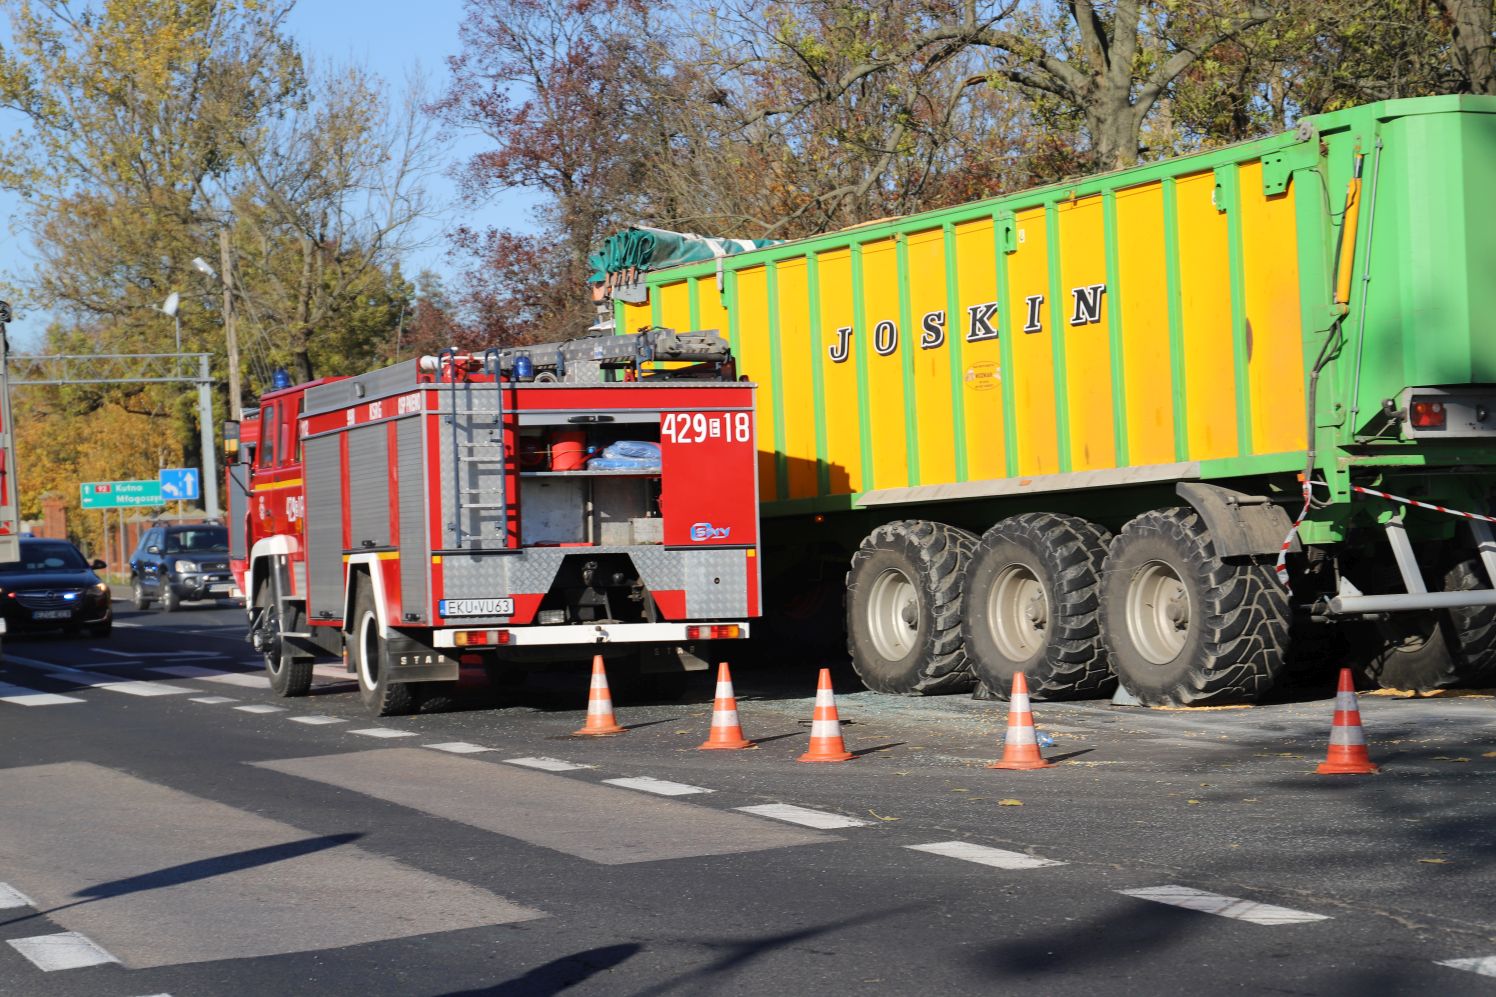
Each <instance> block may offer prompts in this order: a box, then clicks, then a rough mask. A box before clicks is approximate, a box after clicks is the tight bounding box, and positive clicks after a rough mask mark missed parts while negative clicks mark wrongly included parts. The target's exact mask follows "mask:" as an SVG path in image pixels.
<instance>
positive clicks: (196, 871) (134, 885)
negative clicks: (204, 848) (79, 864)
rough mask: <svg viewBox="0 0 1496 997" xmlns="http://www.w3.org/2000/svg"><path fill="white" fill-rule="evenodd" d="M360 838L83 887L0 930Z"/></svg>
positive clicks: (236, 855) (322, 839) (234, 856)
mask: <svg viewBox="0 0 1496 997" xmlns="http://www.w3.org/2000/svg"><path fill="white" fill-rule="evenodd" d="M363 836H364V835H363V832H362V831H358V832H348V833H345V834H324V835H321V836H319V837H316V838H304V839H302V840H300V841H288V842H286V843H285V844H282V845H266V846H265V847H263V848H249V849H246V850H244V851H242V852H230V853H228V854H227V855H215V856H214V857H213V858H210V859H198V860H197V861H196V862H184V863H182V864H181V865H173V866H167V867H166V868H165V869H157V870H156V871H155V872H147V873H142V874H141V875H139V876H130V877H128V878H125V879H116V880H112V881H110V882H107V883H99V884H98V885H97V886H90V887H86V888H84V889H82V890H79V891H78V892H76V893H74V894H73V896H74V897H77V898H79V899H77V900H75V901H73V902H72V903H68V904H62V905H60V906H57V907H53V908H51V909H50V910H44V911H37V912H35V913H31V914H26V915H24V916H22V917H16V918H12V919H10V920H8V921H0V926H4V925H8V924H16V923H18V922H20V921H25V920H29V919H31V918H37V917H46V916H48V915H50V914H55V913H57V912H58V911H64V910H68V909H69V908H72V907H81V906H83V905H84V904H88V903H92V902H94V901H95V900H107V899H110V898H112V897H121V896H126V895H128V894H131V893H144V892H146V891H147V890H159V889H163V888H165V887H168V886H180V885H182V884H183V883H193V882H197V881H198V880H203V879H211V878H213V877H214V876H224V875H227V874H229V873H234V872H241V871H243V870H245V869H254V868H256V867H258V866H264V865H271V864H272V863H275V862H285V861H287V860H288V859H295V858H301V857H302V856H303V855H311V854H314V853H316V852H321V851H326V850H327V849H329V848H338V847H340V846H342V845H347V844H351V843H352V842H355V841H357V840H359V839H360V838H362V837H363Z"/></svg>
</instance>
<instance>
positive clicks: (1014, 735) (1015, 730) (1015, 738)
mask: <svg viewBox="0 0 1496 997" xmlns="http://www.w3.org/2000/svg"><path fill="white" fill-rule="evenodd" d="M1008 743H1009V744H1038V743H1039V742H1038V741H1036V740H1035V739H1034V728H1032V727H1009V728H1008Z"/></svg>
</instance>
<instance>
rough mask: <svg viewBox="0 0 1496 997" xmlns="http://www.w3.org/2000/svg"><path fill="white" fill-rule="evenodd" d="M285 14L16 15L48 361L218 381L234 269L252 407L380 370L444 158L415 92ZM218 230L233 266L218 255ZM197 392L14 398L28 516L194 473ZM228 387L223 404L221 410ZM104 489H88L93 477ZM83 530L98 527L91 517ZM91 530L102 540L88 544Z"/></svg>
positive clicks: (38, 1) (62, 6) (4, 149)
mask: <svg viewBox="0 0 1496 997" xmlns="http://www.w3.org/2000/svg"><path fill="white" fill-rule="evenodd" d="M291 6H292V3H291V0H101V2H96V3H83V2H71V0H4V2H3V3H0V10H3V12H4V13H5V14H6V15H7V16H8V18H9V22H10V32H9V38H8V40H7V41H6V42H5V44H4V46H3V48H0V107H3V108H4V109H5V110H6V111H8V112H9V117H10V120H12V121H16V122H19V124H20V127H19V128H18V129H17V130H16V132H15V134H14V135H13V136H12V137H11V139H10V140H9V141H8V142H7V143H6V144H5V145H3V146H0V183H3V184H4V185H5V186H6V187H8V188H10V189H11V190H14V191H16V192H18V193H19V194H20V195H21V198H22V203H23V205H24V209H23V210H24V217H23V218H22V219H19V221H20V222H21V223H22V224H24V225H25V226H26V227H27V228H28V229H29V230H30V232H31V234H32V236H33V240H34V244H35V247H36V252H37V254H38V256H39V260H38V264H37V267H36V272H35V274H34V276H33V277H32V278H31V279H30V280H29V281H27V282H26V286H25V287H23V288H22V289H21V292H22V293H21V295H20V296H19V300H18V301H17V304H18V306H19V307H21V308H23V309H24V308H27V307H40V308H45V309H47V310H48V311H49V312H50V313H51V314H52V315H53V316H54V317H55V319H56V321H55V322H54V324H53V326H52V327H51V329H50V330H49V331H48V333H47V337H46V342H45V344H44V349H45V350H46V351H47V352H55V353H167V352H172V351H173V350H174V349H175V338H174V337H175V330H174V328H173V324H172V321H171V319H170V318H167V317H166V316H164V315H163V314H161V312H160V310H159V308H160V305H161V304H162V302H163V301H164V300H165V299H166V297H167V295H168V294H170V293H172V292H176V293H178V294H179V295H180V296H181V306H180V313H179V314H180V319H181V334H182V348H183V349H184V350H186V351H189V352H205V353H209V354H211V355H212V356H213V369H214V373H215V376H218V377H221V376H222V372H223V369H224V362H225V360H224V357H225V344H224V337H223V315H222V301H223V297H222V289H221V286H220V284H219V282H218V278H215V277H213V276H210V275H205V274H203V273H202V272H200V271H199V269H198V268H196V267H194V266H193V263H192V261H193V259H194V258H197V257H202V258H205V259H206V260H208V261H210V266H211V267H212V268H214V269H216V270H218V271H224V270H226V269H227V270H231V271H232V277H233V285H234V294H235V302H236V306H237V309H236V310H237V314H238V329H239V340H240V343H241V348H242V356H243V361H244V364H243V366H244V369H245V371H246V375H247V377H246V384H245V385H244V394H245V397H246V399H249V400H252V399H253V397H255V396H256V395H257V394H258V392H259V391H261V390H264V389H266V388H268V387H269V384H270V380H271V376H272V371H273V369H274V368H276V367H280V366H284V367H286V368H288V369H289V370H290V371H292V372H293V376H295V377H297V378H299V379H303V380H304V379H309V378H311V377H313V376H314V375H316V374H317V373H319V372H327V373H357V372H359V371H362V370H365V369H368V368H371V367H374V366H378V365H380V364H382V363H385V362H387V360H388V357H389V356H390V355H391V354H392V353H393V351H394V349H395V346H396V343H395V340H396V338H397V330H398V328H399V326H400V324H401V322H402V320H403V317H404V316H405V315H406V314H407V313H408V312H409V311H410V310H411V308H412V305H413V303H414V302H413V297H414V288H413V286H412V283H411V281H410V280H409V279H408V278H407V277H406V276H405V275H404V274H403V272H402V270H401V262H402V257H403V256H404V255H405V253H406V252H407V251H408V249H409V246H410V244H409V238H410V232H411V229H412V225H413V223H414V222H415V221H416V220H417V219H419V218H421V217H422V216H423V215H424V214H425V213H426V212H427V210H428V208H427V205H426V203H425V200H424V195H423V193H422V181H423V178H424V177H425V176H426V175H428V174H429V173H430V172H431V171H432V170H434V169H436V168H437V167H438V166H439V165H440V164H439V163H437V162H436V161H435V158H434V156H435V150H436V149H437V148H438V146H437V145H436V143H435V142H434V141H433V140H432V136H431V134H430V132H431V130H432V121H431V119H430V118H429V116H428V115H427V114H426V113H425V111H424V109H423V103H424V101H423V99H422V97H421V94H420V92H419V90H417V89H415V88H409V89H410V97H409V99H407V100H406V101H405V102H404V103H403V104H402V103H397V102H394V101H392V100H391V98H390V95H389V90H388V87H387V86H386V85H385V84H384V83H382V82H381V81H379V80H378V79H375V78H373V77H372V76H371V75H370V74H368V73H367V72H365V71H364V70H362V69H360V68H359V67H356V66H326V65H317V64H314V63H312V62H311V61H310V60H308V59H307V58H306V57H305V56H304V54H303V53H302V52H301V51H300V50H299V49H298V47H297V46H296V44H295V42H294V40H293V39H291V38H290V37H289V36H288V35H287V33H286V31H285V27H284V24H285V18H286V15H287V13H288V12H289V11H290V9H291ZM220 233H227V237H228V247H229V251H228V261H227V267H225V261H224V259H223V257H222V255H221V254H220V252H219V247H220ZM194 398H195V391H194V389H192V388H191V387H190V386H187V385H171V384H135V385H121V386H113V387H92V388H84V387H67V388H56V389H53V388H41V387H31V388H24V389H21V390H20V391H17V392H16V397H15V418H16V422H17V424H18V426H19V427H20V431H19V433H18V437H17V438H18V441H19V443H20V453H19V462H20V464H21V466H22V468H23V469H24V470H23V472H22V476H23V490H22V498H23V505H24V508H23V513H24V514H26V515H35V512H36V508H35V507H36V501H37V497H38V496H39V495H40V494H42V493H43V492H46V491H57V492H60V493H62V494H64V495H68V496H69V497H70V498H71V499H72V500H73V502H74V503H76V502H77V494H78V488H77V485H78V482H79V481H80V480H92V479H123V478H137V477H145V478H153V477H155V474H156V470H157V468H159V467H161V466H163V465H165V466H201V464H200V457H201V455H200V454H199V453H198V446H199V444H198V432H197V427H196V425H195V416H196V410H195V407H194V405H193V401H194ZM227 400H228V399H227V395H226V393H225V391H224V390H222V389H220V390H219V392H218V406H217V411H218V412H219V413H220V414H223V413H225V412H226V411H227V409H228V406H227V404H226V403H227ZM90 475H91V476H92V479H90V477H89V476H90ZM79 525H80V526H81V527H82V528H83V532H84V533H85V534H87V533H89V532H90V531H95V530H96V527H95V526H94V525H92V524H90V523H89V521H88V519H84V520H81V521H79ZM89 539H94V538H92V537H90V538H89Z"/></svg>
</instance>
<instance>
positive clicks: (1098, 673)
mask: <svg viewBox="0 0 1496 997" xmlns="http://www.w3.org/2000/svg"><path fill="white" fill-rule="evenodd" d="M1111 539H1112V537H1111V534H1110V533H1108V532H1107V531H1106V530H1104V529H1103V528H1101V527H1100V526H1097V525H1096V524H1094V523H1090V522H1087V521H1086V520H1084V519H1078V518H1076V517H1074V516H1064V515H1059V514H1057V513H1051V512H1030V513H1024V514H1023V515H1019V516H1013V517H1010V518H1008V519H1004V520H1003V521H1002V522H1000V523H998V524H997V525H996V526H994V527H992V528H991V529H990V530H988V531H987V532H986V533H984V534H982V538H981V539H980V540H979V541H978V542H977V546H976V549H975V550H974V551H973V552H972V555H971V561H970V562H969V564H968V565H967V569H966V592H965V599H966V606H965V609H964V610H963V611H962V614H961V615H962V622H961V626H962V637H963V641H964V643H965V645H966V654H967V657H968V658H969V659H970V661H971V670H972V673H973V674H974V675H975V676H976V678H977V682H978V683H980V685H981V690H980V691H979V693H978V695H979V698H984V699H1007V698H1008V695H1009V692H1010V691H1011V689H1012V685H1013V675H1014V674H1015V673H1017V672H1023V673H1024V678H1025V679H1026V680H1027V682H1028V687H1029V693H1030V695H1032V696H1033V697H1034V698H1035V699H1064V698H1074V697H1078V696H1085V695H1099V694H1103V693H1109V692H1110V691H1111V689H1112V688H1113V687H1114V686H1115V685H1116V678H1115V676H1113V675H1112V671H1111V666H1110V665H1109V663H1108V661H1107V654H1106V648H1105V647H1104V646H1103V645H1102V642H1101V612H1100V609H1101V565H1102V562H1103V561H1104V560H1105V559H1106V552H1107V547H1108V545H1109V544H1110V543H1111Z"/></svg>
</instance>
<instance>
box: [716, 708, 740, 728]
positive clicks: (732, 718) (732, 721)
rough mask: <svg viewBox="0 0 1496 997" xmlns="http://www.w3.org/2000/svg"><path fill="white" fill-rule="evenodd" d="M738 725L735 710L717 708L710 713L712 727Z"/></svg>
mask: <svg viewBox="0 0 1496 997" xmlns="http://www.w3.org/2000/svg"><path fill="white" fill-rule="evenodd" d="M737 725H738V711H737V710H718V711H717V712H715V713H713V714H712V726H713V727H736V726H737Z"/></svg>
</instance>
